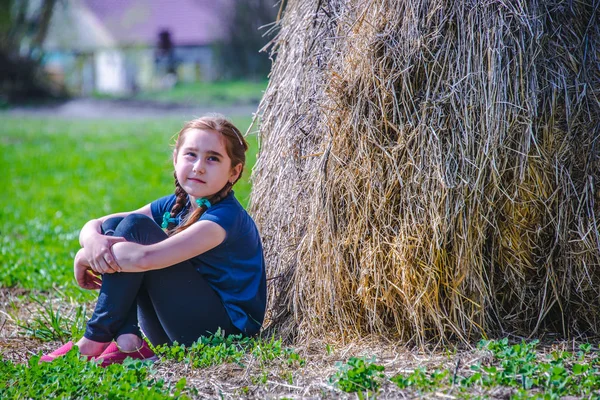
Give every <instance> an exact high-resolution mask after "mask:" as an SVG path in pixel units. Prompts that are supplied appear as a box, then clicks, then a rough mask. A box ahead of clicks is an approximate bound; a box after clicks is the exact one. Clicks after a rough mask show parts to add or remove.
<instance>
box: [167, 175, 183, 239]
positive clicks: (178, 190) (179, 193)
mask: <svg viewBox="0 0 600 400" xmlns="http://www.w3.org/2000/svg"><path fill="white" fill-rule="evenodd" d="M173 175H174V176H175V197H176V200H175V204H173V207H172V208H171V218H175V217H176V216H177V214H179V213H180V212H181V210H183V208H184V207H185V205H186V204H187V201H188V196H187V193H186V192H185V190H183V188H182V187H181V185H180V184H179V181H178V180H177V174H176V173H173ZM174 227H175V223H174V222H169V225H167V232H169V231H171V230H172V229H173V228H174Z"/></svg>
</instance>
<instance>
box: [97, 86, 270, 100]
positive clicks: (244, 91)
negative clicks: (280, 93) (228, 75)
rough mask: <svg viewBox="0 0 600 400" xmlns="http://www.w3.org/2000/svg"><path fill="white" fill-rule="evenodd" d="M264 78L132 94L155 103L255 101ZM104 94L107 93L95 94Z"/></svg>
mask: <svg viewBox="0 0 600 400" xmlns="http://www.w3.org/2000/svg"><path fill="white" fill-rule="evenodd" d="M267 82H268V81H266V80H264V81H258V82H253V81H220V82H196V83H180V84H177V85H175V86H174V87H173V88H172V89H168V90H157V91H145V92H140V93H138V94H136V95H135V96H133V99H135V100H144V101H154V102H158V103H181V104H189V105H199V106H208V105H210V106H234V105H246V104H256V103H258V102H259V101H260V99H261V98H262V95H263V92H264V90H265V89H266V87H267ZM97 97H101V98H106V97H110V96H105V95H98V96H97Z"/></svg>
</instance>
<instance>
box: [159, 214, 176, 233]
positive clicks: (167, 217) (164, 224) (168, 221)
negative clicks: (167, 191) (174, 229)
mask: <svg viewBox="0 0 600 400" xmlns="http://www.w3.org/2000/svg"><path fill="white" fill-rule="evenodd" d="M171 223H173V224H176V223H177V218H171V213H170V212H168V211H167V212H166V213H164V214H163V221H162V225H161V226H160V227H161V228H163V229H167V228H168V227H169V224H171Z"/></svg>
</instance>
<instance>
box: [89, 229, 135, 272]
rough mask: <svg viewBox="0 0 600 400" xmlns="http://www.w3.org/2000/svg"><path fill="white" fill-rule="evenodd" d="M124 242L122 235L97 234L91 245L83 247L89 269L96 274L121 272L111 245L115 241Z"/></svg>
mask: <svg viewBox="0 0 600 400" xmlns="http://www.w3.org/2000/svg"><path fill="white" fill-rule="evenodd" d="M119 242H126V240H125V239H124V238H122V237H118V236H105V235H99V236H98V239H97V240H95V241H94V243H93V244H92V245H91V246H88V247H84V249H85V251H86V253H85V255H86V258H87V260H88V262H89V265H90V267H91V269H92V270H93V271H94V272H96V273H98V274H112V273H114V272H121V267H120V266H119V264H118V263H117V261H116V260H115V256H114V255H113V253H112V251H111V247H112V246H113V245H114V244H115V243H119Z"/></svg>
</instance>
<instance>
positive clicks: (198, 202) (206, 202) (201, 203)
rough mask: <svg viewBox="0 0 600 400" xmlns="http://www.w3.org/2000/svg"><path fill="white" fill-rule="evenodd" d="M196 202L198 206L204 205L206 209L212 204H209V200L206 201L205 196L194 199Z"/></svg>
mask: <svg viewBox="0 0 600 400" xmlns="http://www.w3.org/2000/svg"><path fill="white" fill-rule="evenodd" d="M196 204H198V207H202V206H205V207H206V208H207V209H209V208H210V206H211V205H212V204H210V201H208V199H207V198H206V197H202V198H200V199H196Z"/></svg>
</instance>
